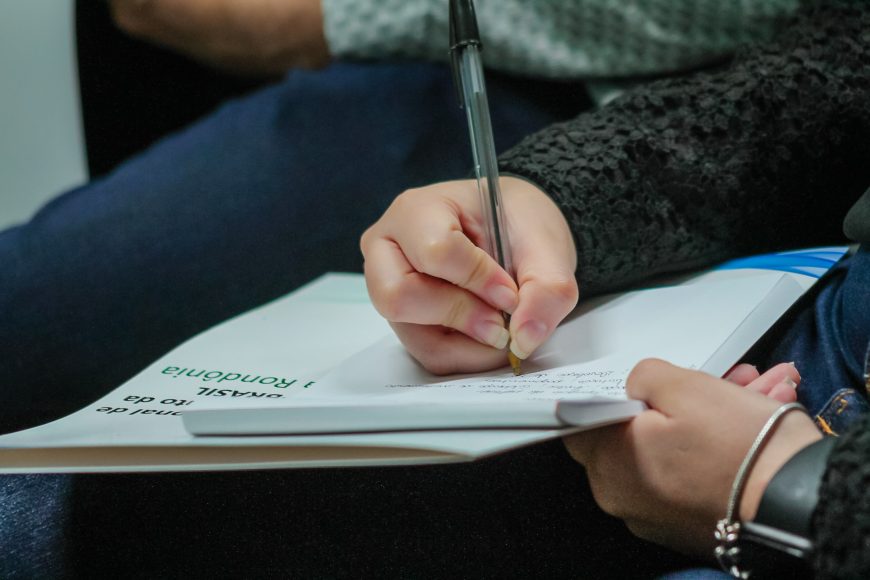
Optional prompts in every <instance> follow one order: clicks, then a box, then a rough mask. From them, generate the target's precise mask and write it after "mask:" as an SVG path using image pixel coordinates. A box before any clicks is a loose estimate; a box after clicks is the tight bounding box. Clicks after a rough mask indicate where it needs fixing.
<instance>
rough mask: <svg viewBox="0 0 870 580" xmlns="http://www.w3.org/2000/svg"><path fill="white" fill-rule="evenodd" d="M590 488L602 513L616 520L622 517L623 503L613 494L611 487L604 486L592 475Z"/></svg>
mask: <svg viewBox="0 0 870 580" xmlns="http://www.w3.org/2000/svg"><path fill="white" fill-rule="evenodd" d="M589 488H590V490H591V491H592V498H593V499H594V500H595V503H597V504H598V507H600V508H601V511H603V512H604V513H606V514H607V515H610V516H613V517H615V518H619V517H620V516H621V515H622V511H623V510H622V509H621V508H622V502H621V501H619V499H618V498H617V497H616V496H615V494H613V493H612V492H611V486H608V485H605V484H603V483H602V482H601V481H600V479H599V478H594V477H592V476H591V475H590V477H589Z"/></svg>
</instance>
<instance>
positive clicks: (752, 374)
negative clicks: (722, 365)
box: [723, 363, 759, 387]
mask: <svg viewBox="0 0 870 580" xmlns="http://www.w3.org/2000/svg"><path fill="white" fill-rule="evenodd" d="M758 377H759V373H758V369H757V368H755V367H754V366H752V365H750V364H746V363H741V364H738V365H734V366H733V367H732V368H731V370H730V371H728V372H727V373H725V376H724V377H723V378H724V379H725V380H726V381H730V382H732V383H734V384H735V385H740V386H741V387H745V386H746V385H748V384H749V383H751V382H752V381H754V380H755V379H757V378H758Z"/></svg>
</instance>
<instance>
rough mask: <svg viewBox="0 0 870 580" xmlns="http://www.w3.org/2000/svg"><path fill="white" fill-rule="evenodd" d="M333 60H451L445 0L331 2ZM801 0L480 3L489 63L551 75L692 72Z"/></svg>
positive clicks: (766, 29)
mask: <svg viewBox="0 0 870 580" xmlns="http://www.w3.org/2000/svg"><path fill="white" fill-rule="evenodd" d="M322 1H323V10H324V18H325V30H326V36H327V39H328V42H329V45H330V51H331V53H332V54H333V55H335V56H339V57H350V58H386V57H403V58H423V59H429V60H445V59H446V57H447V46H446V43H447V38H448V34H447V29H448V26H447V24H448V11H447V2H445V1H443V0H417V1H413V2H409V1H407V0H322ZM797 4H798V0H752V1H750V2H741V3H731V2H724V3H723V2H720V1H719V0H654V1H652V2H644V3H642V5H640V6H639V5H637V4H633V5H631V6H629V5H626V4H625V3H622V2H618V1H615V0H585V1H571V2H565V1H564V0H477V1H476V2H475V6H476V10H477V16H478V21H479V23H480V29H481V36H482V40H483V43H484V47H485V50H484V52H483V56H484V60H485V62H486V64H487V66H489V67H492V68H494V69H498V70H502V71H505V72H511V73H517V74H525V75H531V76H539V77H551V78H577V77H602V76H604V77H614V76H617V77H620V76H637V75H656V74H662V73H668V72H674V71H680V70H686V69H690V68H693V67H697V66H700V65H704V64H707V63H710V62H713V61H715V60H717V59H721V58H723V57H725V56H728V55H730V54H732V53H733V51H734V50H735V48H736V47H737V46H739V45H740V44H742V43H745V42H747V41H750V40H753V39H759V38H769V37H770V36H771V35H772V34H773V33H774V32H775V31H776V30H777V28H778V27H779V26H780V24H781V22H782V20H783V18H785V17H786V16H787V15H789V14H791V13H792V12H793V11H794V9H795V8H796V7H797Z"/></svg>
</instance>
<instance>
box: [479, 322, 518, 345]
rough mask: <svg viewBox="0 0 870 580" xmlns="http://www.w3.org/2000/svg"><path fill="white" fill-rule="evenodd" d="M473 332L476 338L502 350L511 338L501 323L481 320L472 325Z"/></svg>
mask: <svg viewBox="0 0 870 580" xmlns="http://www.w3.org/2000/svg"><path fill="white" fill-rule="evenodd" d="M474 334H475V337H476V338H477V340H479V341H481V342H483V343H485V344H488V345H490V346H492V347H495V348H497V349H499V350H502V349H503V348H504V347H506V346H507V343H508V341H509V340H510V338H511V335H510V333H509V332H508V331H507V329H506V328H505V327H504V325H503V324H499V323H498V322H492V321H491V320H482V321H480V322H478V323H477V324H475V325H474Z"/></svg>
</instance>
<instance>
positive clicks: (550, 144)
mask: <svg viewBox="0 0 870 580" xmlns="http://www.w3.org/2000/svg"><path fill="white" fill-rule="evenodd" d="M868 45H870V9H868V6H867V3H864V2H844V1H837V2H832V3H828V4H826V5H823V6H817V7H813V8H810V9H807V10H805V11H804V12H803V13H801V14H800V15H798V16H797V17H796V18H795V20H794V21H793V22H792V23H791V24H790V26H788V28H786V29H784V30H783V32H782V33H781V34H780V35H779V36H778V38H777V39H776V40H775V41H774V42H773V43H770V44H766V45H759V46H753V47H748V48H747V49H746V50H744V51H742V52H741V53H740V54H739V55H737V57H735V59H734V61H733V62H732V63H731V64H730V65H728V66H727V67H726V68H723V69H721V70H717V71H712V72H704V73H699V74H696V75H692V76H690V77H686V78H681V79H668V80H664V81H658V82H655V83H651V84H649V85H647V86H645V87H643V88H641V89H639V90H637V91H633V92H631V93H628V94H625V95H623V96H622V97H620V98H619V99H617V100H615V101H613V102H612V103H611V104H610V105H608V106H606V107H604V108H602V109H600V110H597V111H593V112H590V113H586V114H583V115H581V116H579V117H577V118H576V119H573V120H571V121H567V122H564V123H560V124H556V125H553V126H551V127H548V128H546V129H544V130H543V131H541V132H539V133H537V134H534V135H532V136H530V137H528V138H526V139H525V140H523V141H522V142H521V143H520V144H518V145H517V146H516V147H514V148H513V149H511V150H509V151H508V152H507V153H506V154H504V155H503V156H502V158H501V160H500V163H501V169H502V170H503V171H505V172H509V173H512V174H515V175H519V176H521V177H524V178H526V179H528V180H530V181H532V182H534V183H536V184H537V185H539V186H540V187H541V189H543V190H544V191H546V192H547V193H548V194H549V195H551V196H552V198H553V199H554V200H555V201H556V203H557V204H558V205H559V207H560V208H561V209H562V211H563V213H564V214H565V216H566V217H567V219H568V222H569V224H570V226H571V229H572V232H573V234H574V238H575V241H576V244H577V251H578V270H577V278H578V281H579V282H580V285H581V292H582V293H583V295H585V296H588V295H590V294H594V293H599V292H603V291H610V290H615V289H618V288H622V287H625V286H627V285H629V284H632V283H635V282H637V281H639V280H641V279H643V278H646V277H649V276H651V275H654V274H660V273H665V272H674V271H678V270H684V269H688V268H697V267H700V266H703V265H707V264H710V263H712V262H714V261H717V260H722V259H726V258H729V257H733V256H735V255H741V254H747V253H753V252H760V251H770V250H774V249H782V248H795V247H804V246H811V245H818V244H824V243H837V242H841V241H842V240H843V239H844V238H843V236H842V233H841V224H842V220H843V216H844V215H845V214H846V212H847V210H848V208H849V206H850V205H851V204H852V203H853V202H854V201H855V199H857V197H858V196H859V195H860V193H861V192H862V191H863V190H864V189H865V188H866V187H867V185H868V184H870V48H868Z"/></svg>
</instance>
